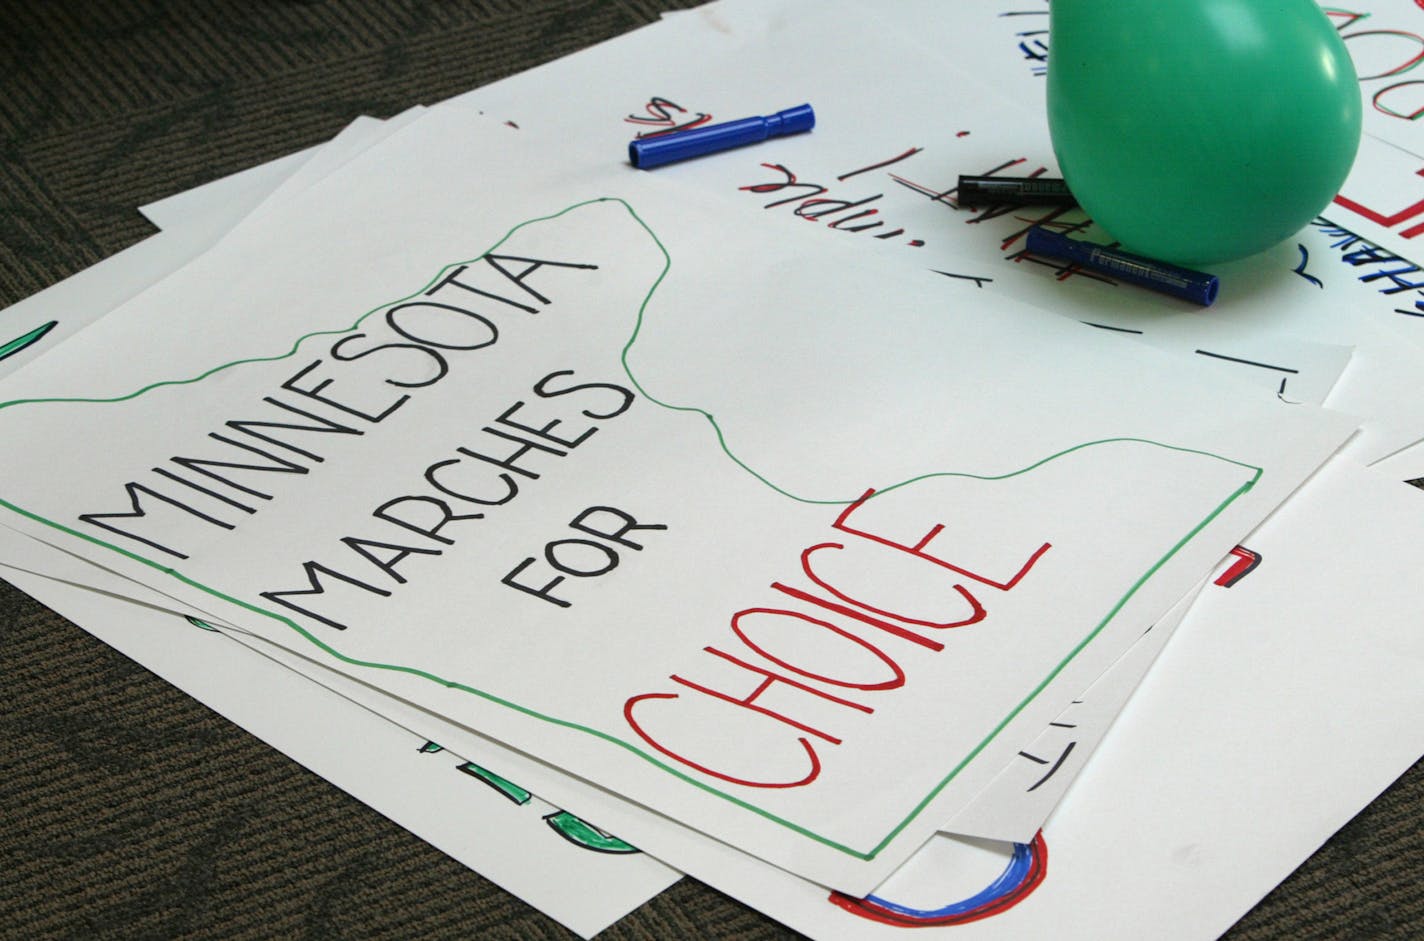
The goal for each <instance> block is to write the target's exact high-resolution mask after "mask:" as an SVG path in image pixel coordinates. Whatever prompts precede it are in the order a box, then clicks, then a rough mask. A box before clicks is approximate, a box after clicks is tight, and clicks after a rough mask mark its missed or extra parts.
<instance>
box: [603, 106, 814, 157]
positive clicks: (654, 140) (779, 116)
mask: <svg viewBox="0 0 1424 941" xmlns="http://www.w3.org/2000/svg"><path fill="white" fill-rule="evenodd" d="M815 126H816V112H814V111H812V110H811V106H810V105H797V106H796V107H794V108H787V109H786V110H785V111H778V112H776V113H775V114H769V115H767V116H766V117H756V118H742V119H740V120H738V121H724V122H722V123H721V124H708V125H706V126H705V127H692V128H688V129H687V130H685V131H673V132H672V133H670V134H657V135H654V136H653V137H642V138H639V139H638V140H635V141H632V142H630V143H629V144H628V162H629V163H631V164H632V165H633V166H635V167H638V168H640V169H643V170H651V169H652V168H653V167H660V166H662V165H663V164H665V163H676V162H677V161H679V160H687V159H688V158H690V157H700V156H702V155H703V154H715V153H717V152H718V151H719V150H731V149H732V148H733V147H744V146H746V145H747V144H755V143H757V142H758V141H764V140H766V139H767V138H768V137H781V136H782V135H784V134H799V133H800V132H802V131H809V130H811V128H813V127H815Z"/></svg>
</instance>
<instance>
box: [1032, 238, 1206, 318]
mask: <svg viewBox="0 0 1424 941" xmlns="http://www.w3.org/2000/svg"><path fill="white" fill-rule="evenodd" d="M1028 250H1029V251H1030V252H1032V253H1033V254H1035V255H1047V256H1049V257H1052V258H1063V259H1066V260H1068V261H1073V262H1077V263H1078V264H1080V265H1082V266H1083V267H1084V268H1088V269H1090V270H1092V271H1098V272H1101V273H1102V274H1105V275H1108V276H1110V277H1113V278H1117V279H1118V280H1119V281H1130V282H1132V283H1133V284H1140V285H1142V286H1143V287H1147V288H1152V289H1153V290H1154V291H1161V292H1162V293H1164V294H1170V295H1172V296H1173V297H1180V298H1181V299H1182V300H1184V301H1191V302H1192V303H1194V304H1200V305H1202V306H1203V307H1208V306H1210V305H1211V302H1212V301H1214V300H1216V289H1217V279H1216V275H1214V274H1207V273H1206V272H1205V271H1193V270H1192V269H1191V268H1179V267H1178V266H1176V265H1169V264H1167V263H1166V262H1165V261H1153V260H1152V259H1151V258H1145V257H1143V256H1142V255H1134V254H1132V253H1131V252H1122V251H1118V250H1117V249H1115V248H1106V247H1104V246H1102V245H1095V244H1093V243H1092V242H1084V241H1081V240H1079V239H1070V238H1069V237H1068V236H1066V235H1062V234H1060V233H1058V232H1050V231H1048V230H1047V229H1044V228H1040V227H1039V226H1034V227H1033V228H1031V229H1029V230H1028Z"/></svg>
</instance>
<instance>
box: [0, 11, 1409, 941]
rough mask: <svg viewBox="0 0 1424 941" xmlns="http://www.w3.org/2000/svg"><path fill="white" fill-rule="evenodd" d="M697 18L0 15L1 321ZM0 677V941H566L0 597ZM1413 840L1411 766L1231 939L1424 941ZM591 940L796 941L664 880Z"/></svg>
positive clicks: (141, 673)
mask: <svg viewBox="0 0 1424 941" xmlns="http://www.w3.org/2000/svg"><path fill="white" fill-rule="evenodd" d="M693 5H695V4H694V3H693V2H691V0H612V2H592V0H533V2H516V0H462V2H456V0H341V2H337V0H310V2H292V0H289V2H277V0H199V2H183V0H102V2H101V0H92V2H79V0H76V2H66V0H29V2H14V0H0V306H3V305H6V304H10V303H13V302H15V301H18V300H20V299H21V298H23V297H26V296H28V295H29V294H32V293H34V292H36V291H38V290H40V289H41V288H44V287H45V286H47V285H49V284H52V283H54V282H55V281H58V280H60V279H62V278H64V277H66V276H68V275H71V274H74V273H75V272H77V271H80V270H81V269H83V268H85V267H87V266H88V265H91V264H93V263H95V262H97V261H100V260H101V259H103V258H105V257H107V256H108V255H111V254H113V253H114V252H117V251H119V250H121V249H123V248H125V247H126V246H129V245H132V244H134V243H135V242H138V241H140V240H141V239H143V238H144V237H146V236H147V235H149V234H151V233H152V231H153V229H152V227H151V226H150V225H149V224H148V223H147V222H146V221H145V220H144V219H143V218H142V217H141V216H140V215H139V214H138V213H137V212H136V207H137V206H139V205H141V204H144V203H147V202H150V201H152V200H155V199H159V198H161V197H164V196H167V195H169V194H171V193H174V192H177V191H180V190H183V189H186V188H189V187H192V186H196V185H198V184H200V183H204V182H206V181H208V180H211V179H214V178H216V177H219V176H222V175H224V174H227V173H230V172H233V171H236V170H240V169H242V168H245V167H248V166H251V165H254V164H257V163H260V162H263V161H266V160H269V159H272V158H275V157H278V156H281V155H283V154H286V153H290V152H292V151H295V150H298V149H300V148H303V147H306V146H309V145H312V144H317V143H320V142H321V141H323V140H326V139H328V138H330V137H331V136H332V135H334V134H336V132H337V131H339V130H340V129H341V128H342V127H343V126H344V125H345V124H346V123H347V122H348V121H350V120H351V119H352V118H354V117H355V116H357V115H358V114H363V113H364V114H374V115H378V116H383V117H384V116H389V115H391V114H394V113H396V112H398V111H401V110H403V109H405V108H406V107H409V106H410V105H413V104H416V103H427V104H428V103H434V102H436V101H439V100H442V99H444V98H448V97H450V96H453V95H456V94H458V93H460V92H463V91H466V90H469V89H471V88H474V87H476V86H479V85H483V84H485V83H488V82H490V81H493V80H495V79H498V78H501V77H504V76H507V75H510V74H513V73H515V72H518V71H522V70H524V69H527V68H530V67H533V66H536V65H538V64H540V63H541V62H545V61H548V60H550V59H554V58H556V57H558V56H562V55H565V54H568V53H571V52H575V51H577V50H578V49H580V48H583V47H585V46H588V45H591V44H593V43H595V42H599V41H601V40H604V39H608V38H611V37H613V36H616V35H619V34H620V33H623V32H626V31H628V30H630V29H633V28H635V27H637V26H639V25H642V24H645V23H649V22H652V21H654V20H655V19H656V18H657V15H658V13H659V11H660V10H662V9H670V8H678V7H690V6H693ZM0 327H3V314H0ZM5 338H6V337H5V336H4V335H3V329H0V340H4V339H5ZM0 670H3V683H0V690H3V694H0V938H5V939H35V938H84V939H111V938H112V939H120V938H122V939H130V938H134V939H137V938H154V939H209V938H211V939H218V938H221V939H249V938H250V939H258V938H262V939H265V938H396V939H399V938H425V939H439V938H460V939H468V938H472V937H473V938H491V939H502V938H508V939H567V938H573V937H574V935H572V934H571V933H570V932H568V931H567V930H565V929H563V928H562V927H560V926H559V925H558V924H556V923H555V922H553V921H552V920H550V919H549V918H547V917H545V916H543V915H541V914H540V913H538V912H537V911H534V910H533V909H531V908H530V907H529V906H527V905H525V904H523V903H522V902H520V901H518V900H517V899H515V898H513V897H511V896H510V895H508V894H507V893H505V892H503V891H502V890H500V889H499V888H497V887H495V886H494V885H492V884H491V883H489V882H488V881H486V880H484V879H483V878H481V877H480V876H478V875H476V874H474V873H473V872H470V871H469V870H467V869H465V868H464V867H463V866H461V865H460V864H458V863H456V862H454V861H453V860H451V859H450V858H448V857H446V856H444V855H443V854H441V853H440V852H438V851H436V850H435V849H433V848H431V847H430V846H428V845H426V844H425V843H424V842H422V841H421V840H419V839H417V838H415V837H414V836H412V835H410V834H409V833H407V832H406V831H404V830H402V829H400V828H399V827H397V826H396V825H394V824H392V823H391V822H389V821H388V820H386V819H384V818H383V817H381V816H379V815H377V814H376V813H374V812H372V811H371V810H369V809H367V808H366V807H365V806H364V805H362V804H360V803H359V802H357V801H356V800H354V799H352V798H350V797H348V796H347V795H346V794H344V793H343V792H341V791H339V790H338V789H336V788H335V787H332V786H331V785H329V784H327V783H326V782H325V781H324V780H322V779H321V778H319V777H317V776H316V775H314V774H312V773H310V772H308V771H306V770H305V769H303V768H302V767H301V766H299V765H297V764H295V763H293V762H292V761H290V760H288V759H287V758H285V757H283V756H282V755H280V754H279V753H277V752H276V751H274V750H272V749H270V748H268V747H267V746H265V745H263V744H262V743H261V742H259V741H258V740H257V739H255V738H254V737H252V736H251V735H249V734H247V733H246V732H244V731H242V730H241V729H240V728H237V727H236V726H234V725H233V724H232V723H230V722H228V721H227V720H225V719H223V718H221V717H220V716H218V715H216V714H215V713H213V712H211V711H209V710H208V709H206V708H205V707H203V706H202V705H200V704H198V703H197V702H195V701H194V700H192V699H191V698H189V697H188V696H186V695H185V694H183V693H181V692H179V691H178V690H176V689H174V688H173V687H171V686H169V685H168V684H166V683H164V682H163V681H162V680H160V679H158V678H157V677H155V676H154V675H152V674H150V673H149V672H148V671H146V670H145V669H143V668H142V667H139V666H137V665H136V664H135V663H133V662H131V661H129V660H127V659H126V658H124V657H123V656H122V655H120V654H118V653H116V652H114V651H113V650H111V649H110V648H108V647H106V646H104V645H103V644H101V643H99V642H98V641H96V640H94V639H93V638H91V637H90V636H89V635H88V634H86V633H84V632H83V631H82V630H80V629H79V628H77V627H75V626H74V625H72V624H70V623H68V622H67V621H65V620H64V619H63V618H61V617H59V616H58V615H56V614H54V613H52V612H50V611H48V610H46V609H45V608H44V607H43V606H41V605H39V604H38V603H36V602H34V601H33V600H31V599H30V598H28V597H26V596H25V595H23V594H21V593H20V592H19V591H17V590H15V589H14V588H12V587H10V586H9V585H5V584H3V583H0ZM1420 718H1421V719H1424V717H1420ZM1280 734H1282V735H1290V734H1291V730H1290V729H1289V728H1282V729H1281V730H1280ZM1330 760H1331V756H1330V755H1321V756H1320V761H1321V762H1328V761H1330ZM1279 798H1280V800H1282V801H1289V800H1291V799H1292V795H1291V794H1290V792H1289V790H1285V791H1283V792H1282V793H1281V794H1280V795H1279ZM1421 815H1424V765H1416V766H1415V768H1414V769H1413V770H1412V771H1410V772H1409V773H1407V774H1406V775H1405V776H1404V777H1403V779H1401V780H1400V781H1399V782H1398V783H1397V784H1395V785H1394V786H1393V787H1392V788H1391V789H1390V790H1388V791H1387V792H1386V793H1385V794H1384V795H1383V796H1381V797H1380V798H1379V799H1378V800H1376V801H1375V802H1374V803H1373V804H1372V805H1371V806H1370V807H1369V808H1367V809H1366V810H1365V811H1364V812H1363V813H1362V814H1361V815H1360V816H1359V817H1358V818H1357V819H1355V820H1354V821H1353V822H1352V823H1350V824H1349V825H1348V826H1347V827H1345V829H1344V830H1342V831H1341V832H1340V833H1339V834H1338V835H1336V836H1335V837H1334V838H1333V839H1332V840H1330V842H1328V843H1327V844H1326V845H1325V846H1324V847H1323V848H1322V849H1321V850H1320V852H1318V853H1317V854H1316V855H1315V856H1314V857H1313V858H1312V859H1310V860H1309V861H1308V862H1307V863H1306V864H1305V865H1304V866H1303V867H1302V868H1301V869H1300V870H1299V871H1298V872H1297V873H1295V874H1294V875H1293V876H1292V877H1291V878H1290V879H1288V880H1287V881H1286V882H1285V883H1284V884H1283V885H1282V886H1281V887H1280V888H1278V889H1277V890H1276V891H1274V892H1273V893H1272V894H1270V895H1269V896H1268V897H1267V898H1266V899H1265V900H1264V901H1262V902H1261V904H1260V905H1259V906H1258V907H1257V908H1256V909H1255V910H1253V911H1252V912H1251V913H1249V914H1248V915H1247V916H1246V917H1245V918H1244V919H1243V920H1242V921H1241V922H1240V923H1239V924H1238V925H1237V926H1236V927H1235V928H1234V929H1233V930H1232V931H1231V932H1230V933H1229V934H1228V935H1227V937H1228V938H1229V939H1230V941H1262V939H1282V938H1291V939H1324V938H1330V939H1334V938H1369V939H1375V938H1379V939H1392V938H1398V939H1404V938H1416V937H1420V936H1421V934H1424V887H1421V885H1420V882H1421V880H1420V877H1421V875H1424V863H1421V858H1424V835H1421V827H1420V825H1419V820H1420V818H1421ZM1121 888H1122V892H1123V894H1124V895H1130V894H1131V891H1132V889H1131V886H1123V887H1121ZM1195 901H1196V900H1194V899H1192V898H1183V899H1182V900H1181V904H1182V906H1183V907H1186V906H1191V905H1193V904H1195ZM943 934H944V935H945V937H946V938H948V937H950V936H951V935H952V931H946V932H943ZM604 937H606V938H609V939H619V941H645V939H668V938H723V939H748V941H750V939H758V941H760V939H774V938H791V937H796V935H795V934H794V933H793V932H791V931H789V930H787V929H785V928H783V927H781V926H779V925H777V924H776V923H775V922H772V921H770V920H768V919H766V918H764V917H762V916H760V915H758V914H756V913H755V912H752V911H750V910H749V909H747V908H745V907H744V906H741V905H739V904H738V903H736V902H733V901H731V900H730V899H727V898H726V897H724V896H722V895H719V894H718V893H716V892H714V891H712V890H711V889H708V888H707V887H705V886H702V885H700V884H698V883H696V882H694V881H692V880H684V881H683V882H682V883H679V884H678V885H677V886H675V887H674V888H672V889H671V890H669V891H668V892H666V893H664V894H663V895H662V896H660V897H658V898H657V899H655V900H653V901H652V902H650V903H649V904H647V905H645V906H643V907H642V908H641V909H639V910H638V911H636V912H635V913H634V914H633V915H631V916H630V917H628V918H627V919H625V920H624V921H622V922H620V923H619V924H618V925H616V926H615V927H613V928H612V929H610V930H609V931H608V932H607V933H606V934H605V935H604Z"/></svg>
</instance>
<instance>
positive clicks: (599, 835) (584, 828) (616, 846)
mask: <svg viewBox="0 0 1424 941" xmlns="http://www.w3.org/2000/svg"><path fill="white" fill-rule="evenodd" d="M544 822H545V823H547V824H548V825H549V826H550V827H552V828H553V830H554V832H555V833H557V834H558V835H559V836H561V837H563V838H564V839H566V840H568V841H569V842H570V843H572V844H574V845H575V846H581V847H583V848H584V849H586V850H593V851H594V852H595V853H615V854H619V855H624V854H628V853H636V852H638V851H639V850H638V848H637V847H636V846H634V845H633V844H631V843H625V842H623V841H622V840H620V839H618V837H616V836H614V835H613V834H611V833H609V832H607V831H606V830H600V829H598V827H595V826H594V825H593V824H591V823H585V822H584V821H583V819H582V818H580V817H575V816H574V815H573V814H571V813H569V812H568V811H567V810H560V811H556V812H554V813H552V814H547V815H545V817H544Z"/></svg>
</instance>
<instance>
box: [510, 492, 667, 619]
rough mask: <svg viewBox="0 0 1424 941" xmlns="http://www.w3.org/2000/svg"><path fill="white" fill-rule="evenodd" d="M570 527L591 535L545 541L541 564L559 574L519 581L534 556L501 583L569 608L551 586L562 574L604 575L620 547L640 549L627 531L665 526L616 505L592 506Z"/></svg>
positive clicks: (555, 585) (613, 566)
mask: <svg viewBox="0 0 1424 941" xmlns="http://www.w3.org/2000/svg"><path fill="white" fill-rule="evenodd" d="M569 528H570V529H572V530H574V531H575V532H580V533H583V534H584V535H586V536H593V537H594V538H593V539H583V538H580V537H572V536H571V537H565V538H563V539H554V540H551V541H550V542H548V543H545V544H544V552H543V556H544V563H545V564H546V565H547V566H548V567H549V568H551V569H553V570H554V571H555V572H558V573H559V574H558V575H555V576H553V577H552V578H549V579H548V581H545V582H544V583H543V584H542V585H538V586H537V587H536V586H534V585H530V584H527V583H525V582H523V581H520V576H521V575H523V574H524V571H525V569H527V568H529V567H530V566H532V565H534V564H535V562H536V560H535V558H534V557H533V556H530V557H528V558H526V559H525V560H524V561H523V562H520V563H519V564H518V565H516V566H515V567H514V568H512V569H510V571H509V573H508V574H507V575H505V576H504V578H501V579H500V582H502V583H503V584H505V585H508V586H509V587H510V588H517V589H519V590H520V591H522V592H525V593H527V594H530V595H533V596H534V597H535V598H539V599H541V600H543V601H547V602H549V603H550V604H553V605H557V606H558V607H561V608H567V607H570V606H571V605H572V604H573V602H571V601H567V600H565V599H563V598H559V597H557V596H556V595H554V593H553V592H554V589H555V588H558V587H559V585H560V584H562V583H563V581H564V578H565V576H572V577H574V578H597V577H598V576H600V575H607V574H608V573H609V572H611V571H613V570H614V569H616V568H617V567H618V563H619V555H618V549H619V548H620V547H621V548H623V549H632V550H633V551H634V552H641V551H643V546H642V544H641V543H636V542H634V541H633V540H631V539H629V538H628V534H629V533H631V532H637V531H640V530H644V529H651V530H664V529H667V526H666V525H664V524H663V523H639V522H638V521H637V520H636V519H634V518H633V517H631V516H629V515H628V514H627V513H625V512H623V511H622V510H620V509H617V508H616V507H611V506H591V507H589V508H588V509H586V510H584V511H583V512H581V513H579V515H578V516H575V517H574V518H573V520H572V521H571V522H570V523H569ZM531 574H532V573H531ZM541 577H543V576H541Z"/></svg>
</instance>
